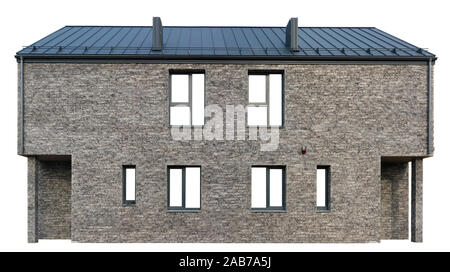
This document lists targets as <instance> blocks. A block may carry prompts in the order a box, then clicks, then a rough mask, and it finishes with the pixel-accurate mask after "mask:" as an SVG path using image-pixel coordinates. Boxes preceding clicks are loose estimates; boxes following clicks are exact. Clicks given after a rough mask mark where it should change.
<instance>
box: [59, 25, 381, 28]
mask: <svg viewBox="0 0 450 272" xmlns="http://www.w3.org/2000/svg"><path fill="white" fill-rule="evenodd" d="M65 27H130V28H134V27H147V28H152V26H150V25H147V26H136V25H131V26H127V25H66V26H65ZM163 27H164V28H165V27H167V28H172V27H176V28H285V27H284V26H211V25H206V26H163ZM298 28H376V27H373V26H299V27H298Z"/></svg>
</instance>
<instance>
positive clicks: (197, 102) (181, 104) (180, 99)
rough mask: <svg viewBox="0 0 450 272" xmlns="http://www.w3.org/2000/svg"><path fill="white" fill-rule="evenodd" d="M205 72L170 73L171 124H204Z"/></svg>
mask: <svg viewBox="0 0 450 272" xmlns="http://www.w3.org/2000/svg"><path fill="white" fill-rule="evenodd" d="M204 109H205V74H204V73H203V72H202V73H201V72H192V73H184V72H178V71H173V72H171V74H170V113H169V114H170V125H172V126H203V125H204Z"/></svg>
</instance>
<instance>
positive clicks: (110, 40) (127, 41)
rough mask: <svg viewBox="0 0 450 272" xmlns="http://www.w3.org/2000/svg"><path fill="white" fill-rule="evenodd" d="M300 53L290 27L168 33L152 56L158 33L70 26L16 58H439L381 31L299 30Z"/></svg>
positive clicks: (174, 30) (185, 29) (177, 29)
mask: <svg viewBox="0 0 450 272" xmlns="http://www.w3.org/2000/svg"><path fill="white" fill-rule="evenodd" d="M298 30H299V31H298V37H297V39H298V43H299V49H300V50H299V51H291V50H290V49H289V48H287V47H286V45H285V38H286V28H285V27H171V26H169V27H163V48H162V50H161V51H154V50H151V48H152V36H153V35H152V33H153V28H152V27H149V26H145V27H125V26H117V27H114V26H112V27H108V26H66V27H63V28H61V29H58V30H57V31H55V32H54V33H52V34H50V35H48V36H46V37H44V38H43V39H41V40H39V41H37V42H35V43H33V44H32V45H30V46H28V47H25V48H24V49H22V50H21V51H19V52H18V53H17V56H28V55H29V56H32V55H35V56H39V57H43V58H45V57H46V56H47V55H48V56H53V55H56V56H57V55H61V56H62V55H64V56H70V55H73V56H77V55H78V56H87V57H89V56H94V55H101V56H106V55H111V56H114V55H117V56H119V55H130V56H131V55H133V56H134V55H137V56H148V55H155V56H157V55H161V56H172V57H176V56H183V57H185V56H186V57H187V56H192V57H195V56H261V57H264V56H268V57H271V56H299V57H301V56H310V57H315V56H321V57H347V56H348V57H364V58H372V57H386V58H391V57H392V58H398V57H406V58H410V57H419V58H424V59H427V58H430V57H434V58H435V56H434V55H433V54H431V53H430V52H428V51H426V50H424V49H421V48H419V47H417V46H414V45H412V44H410V43H407V42H405V41H403V40H401V39H398V38H396V37H394V36H392V35H390V34H388V33H386V32H383V31H381V30H378V29H376V28H365V27H300V28H299V29H298Z"/></svg>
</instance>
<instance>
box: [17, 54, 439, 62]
mask: <svg viewBox="0 0 450 272" xmlns="http://www.w3.org/2000/svg"><path fill="white" fill-rule="evenodd" d="M15 57H16V59H17V61H19V60H20V57H23V58H24V59H28V60H42V61H44V60H64V61H67V62H70V60H83V59H86V60H174V61H175V60H184V61H186V60H272V61H277V60H278V61H296V60H298V61H301V60H310V61H312V60H324V61H330V60H336V61H347V60H348V61H429V60H432V61H433V62H434V61H436V60H437V57H436V56H435V55H432V56H292V55H286V56H279V55H277V56H267V55H264V56H249V55H247V56H242V55H236V56H232V55H226V56H218V55H63V54H54V55H49V54H45V55H40V54H16V55H15Z"/></svg>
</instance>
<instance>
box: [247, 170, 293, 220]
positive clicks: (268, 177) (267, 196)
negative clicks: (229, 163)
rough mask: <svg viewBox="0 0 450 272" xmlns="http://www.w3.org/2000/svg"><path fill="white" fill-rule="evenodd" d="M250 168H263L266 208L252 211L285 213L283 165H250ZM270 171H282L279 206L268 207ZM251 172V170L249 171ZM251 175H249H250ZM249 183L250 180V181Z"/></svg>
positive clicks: (284, 175)
mask: <svg viewBox="0 0 450 272" xmlns="http://www.w3.org/2000/svg"><path fill="white" fill-rule="evenodd" d="M251 168H265V169H266V207H265V208H253V207H251V204H250V207H251V210H252V211H274V212H275V211H286V166H285V165H252V166H251ZM270 169H281V170H282V180H281V184H282V189H281V193H282V196H281V206H270ZM250 171H251V170H250ZM250 174H251V173H250ZM250 183H251V179H250Z"/></svg>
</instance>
